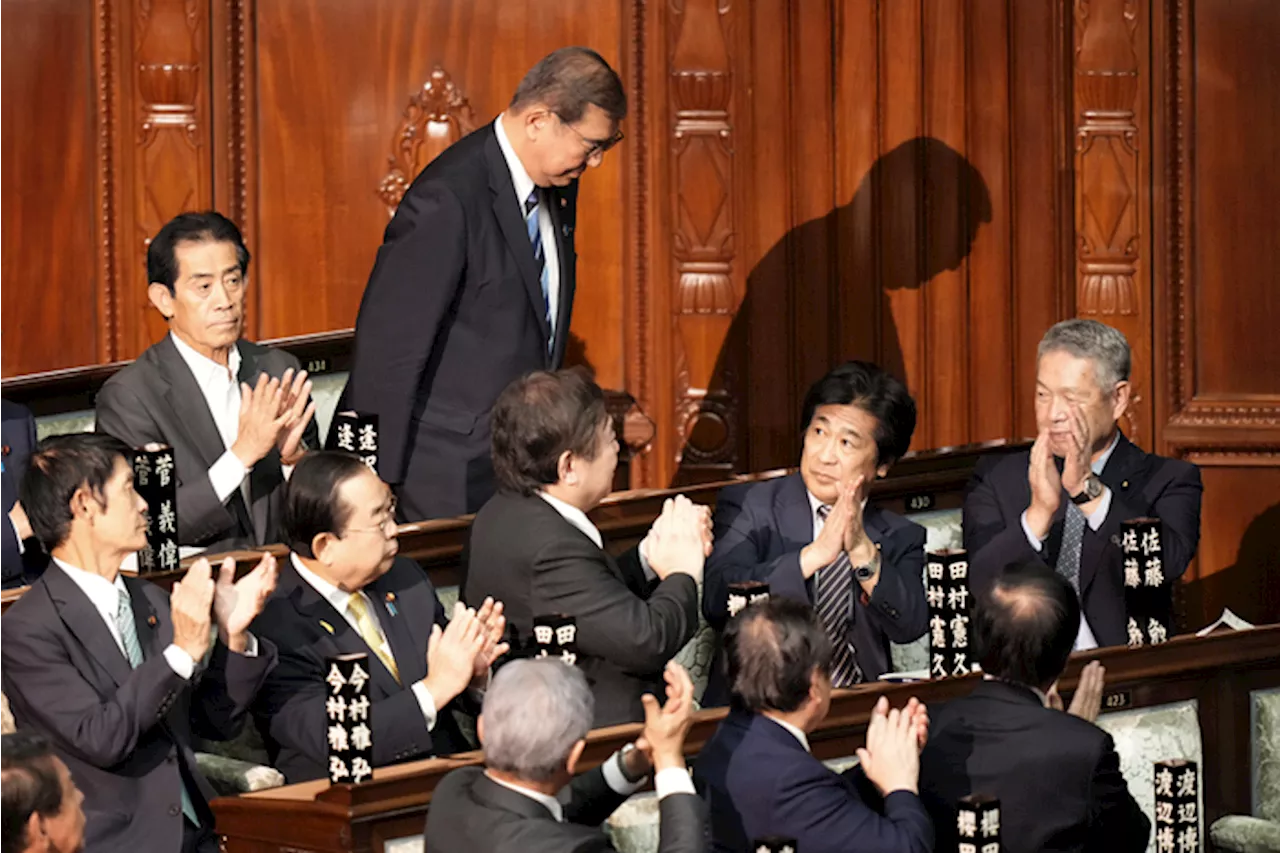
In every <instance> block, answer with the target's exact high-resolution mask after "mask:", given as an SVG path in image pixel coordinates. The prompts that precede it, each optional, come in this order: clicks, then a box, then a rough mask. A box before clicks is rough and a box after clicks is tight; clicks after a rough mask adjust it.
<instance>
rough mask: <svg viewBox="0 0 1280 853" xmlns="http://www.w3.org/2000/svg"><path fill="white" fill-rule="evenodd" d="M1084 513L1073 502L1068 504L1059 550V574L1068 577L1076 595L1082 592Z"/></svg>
mask: <svg viewBox="0 0 1280 853" xmlns="http://www.w3.org/2000/svg"><path fill="white" fill-rule="evenodd" d="M1084 523H1085V517H1084V513H1083V512H1082V511H1081V510H1080V507H1078V506H1076V505H1075V504H1073V503H1068V504H1067V517H1066V519H1065V521H1064V522H1063V525H1062V548H1061V549H1060V550H1059V551H1058V566H1057V569H1058V574H1060V575H1062V576H1063V577H1064V578H1066V579H1067V580H1068V581H1069V582H1070V583H1071V586H1072V588H1073V589H1074V590H1075V591H1076V595H1079V594H1080V549H1081V548H1082V546H1083V545H1084Z"/></svg>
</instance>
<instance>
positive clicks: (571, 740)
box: [481, 658, 595, 782]
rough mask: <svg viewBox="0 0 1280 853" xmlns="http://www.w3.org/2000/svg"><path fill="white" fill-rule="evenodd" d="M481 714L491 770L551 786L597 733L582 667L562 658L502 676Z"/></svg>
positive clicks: (525, 663) (529, 663)
mask: <svg viewBox="0 0 1280 853" xmlns="http://www.w3.org/2000/svg"><path fill="white" fill-rule="evenodd" d="M481 713H482V714H483V715H484V759H485V764H487V765H488V766H489V767H492V768H493V769H495V770H501V771H503V772H506V773H511V774H513V775H515V776H517V777H519V778H521V779H527V780H529V781H531V782H545V781H546V780H548V779H551V778H552V777H554V776H555V774H556V773H559V772H560V771H562V770H564V768H565V762H566V761H567V760H568V758H569V753H570V752H572V751H573V745H574V744H575V743H577V742H578V741H580V740H582V739H583V738H585V737H586V736H587V732H589V731H591V719H592V716H593V715H594V713H595V699H594V697H592V695H591V688H590V687H588V686H587V679H586V677H585V676H584V675H583V674H582V671H581V670H579V669H578V668H577V667H573V666H569V665H568V664H566V663H563V662H561V661H560V660H558V659H556V658H534V659H532V660H517V661H512V662H511V663H509V664H507V665H506V666H504V667H502V668H501V669H500V670H498V673H497V675H495V676H494V678H493V683H492V684H491V685H489V690H488V691H487V692H486V693H485V696H484V707H483V708H482V710H481Z"/></svg>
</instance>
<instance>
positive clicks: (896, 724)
mask: <svg viewBox="0 0 1280 853" xmlns="http://www.w3.org/2000/svg"><path fill="white" fill-rule="evenodd" d="M918 725H919V724H918V720H917V713H916V712H914V711H913V712H910V713H909V712H908V710H907V709H903V710H898V709H897V708H893V709H890V708H889V700H888V699H886V698H885V697H883V696H881V697H880V701H878V702H876V706H875V708H874V709H873V710H872V712H871V722H870V724H869V725H868V726H867V745H866V746H865V747H863V748H860V749H859V750H858V760H859V762H860V763H861V766H862V772H863V773H865V774H866V776H867V779H868V780H870V782H871V783H872V784H873V785H875V786H876V790H878V791H879V792H880V793H881V795H883V796H888V795H889V794H890V793H892V792H894V791H911V792H912V793H918V786H919V780H920V746H919V732H918Z"/></svg>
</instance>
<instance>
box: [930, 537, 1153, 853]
mask: <svg viewBox="0 0 1280 853" xmlns="http://www.w3.org/2000/svg"><path fill="white" fill-rule="evenodd" d="M1079 623H1080V605H1079V603H1078V602H1077V600H1076V596H1075V591H1074V590H1073V589H1072V588H1071V586H1070V584H1069V583H1068V582H1067V580H1066V579H1065V578H1062V577H1061V576H1059V575H1056V574H1054V573H1053V572H1052V571H1050V570H1049V569H1047V568H1046V567H1045V566H1043V565H1041V564H1040V563H1039V562H1038V561H1028V562H1027V563H1024V564H1022V565H1021V566H1015V567H1013V568H1012V569H1010V570H1007V571H1006V572H1005V573H1003V574H1002V575H1001V576H1000V577H999V578H998V579H997V580H996V581H994V583H993V584H992V585H991V586H990V587H989V588H988V589H987V590H986V591H984V592H983V593H982V594H980V595H979V597H978V600H977V604H976V606H975V608H974V613H973V625H974V642H975V643H976V647H977V652H978V656H979V660H981V661H982V671H983V673H984V674H985V680H984V681H981V682H979V683H978V686H977V687H975V688H974V690H973V692H972V693H970V694H969V695H968V696H966V697H964V698H962V699H956V700H953V701H951V702H948V703H947V704H946V705H944V706H943V707H942V708H941V710H936V711H935V713H934V715H933V722H932V727H931V729H932V731H931V733H930V736H929V743H928V744H927V745H926V746H925V748H924V752H922V753H921V755H920V795H921V797H922V798H923V799H924V802H925V806H926V807H927V808H928V810H929V814H930V816H931V817H932V818H933V824H934V826H935V827H937V829H938V849H939V850H955V849H956V844H957V841H958V839H957V837H956V806H957V803H958V801H959V799H960V798H961V797H963V796H967V795H969V794H988V795H991V796H994V797H997V798H999V800H1000V833H1001V841H1002V842H1003V844H1004V846H1003V848H1002V849H1004V850H1006V851H1009V853H1032V851H1039V850H1057V851H1063V853H1066V851H1078V853H1092V851H1097V853H1102V851H1106V853H1138V851H1142V850H1145V849H1146V848H1147V835H1148V833H1149V831H1150V829H1151V823H1150V821H1148V820H1147V817H1146V815H1144V814H1143V813H1142V811H1141V810H1140V809H1139V808H1138V804H1137V803H1136V802H1134V800H1133V797H1132V796H1131V795H1130V794H1129V789H1128V787H1127V786H1126V785H1125V781H1124V777H1123V776H1122V775H1121V774H1120V758H1119V756H1118V755H1117V754H1116V749H1115V744H1114V743H1112V741H1111V736H1110V735H1109V734H1107V733H1106V732H1104V731H1103V730H1102V729H1100V728H1098V727H1097V726H1096V725H1094V723H1093V721H1094V720H1095V719H1096V718H1097V716H1098V708H1099V705H1100V703H1101V700H1102V687H1103V677H1104V675H1105V673H1104V671H1103V669H1102V666H1101V665H1100V664H1099V663H1098V662H1097V661H1094V662H1092V663H1090V664H1089V665H1088V666H1087V667H1085V669H1084V671H1083V673H1082V674H1081V678H1080V685H1079V688H1078V689H1077V690H1076V695H1075V696H1073V697H1072V700H1071V710H1070V712H1069V713H1063V710H1062V700H1061V699H1060V698H1059V697H1058V693H1057V689H1056V686H1055V685H1056V683H1057V680H1058V676H1059V675H1061V673H1062V669H1063V667H1065V666H1066V664H1067V657H1068V656H1069V655H1070V654H1071V646H1072V644H1073V643H1074V641H1075V637H1076V632H1077V630H1078V628H1079Z"/></svg>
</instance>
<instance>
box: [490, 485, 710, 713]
mask: <svg viewBox="0 0 1280 853" xmlns="http://www.w3.org/2000/svg"><path fill="white" fill-rule="evenodd" d="M470 552H471V556H470V564H469V569H468V573H467V581H466V587H465V593H466V600H467V601H468V602H471V603H472V604H476V603H478V602H480V601H483V600H484V598H485V596H490V595H491V596H493V598H494V600H495V601H501V602H502V603H503V605H504V607H505V611H504V612H505V614H506V617H507V625H508V628H509V629H510V632H511V640H512V648H513V649H516V648H519V647H520V646H521V645H522V644H523V643H524V642H525V641H527V640H528V639H529V638H531V637H532V636H533V619H534V617H535V616H543V615H548V614H553V613H564V614H567V615H569V616H572V617H574V618H575V620H576V621H577V626H578V666H579V667H581V668H582V671H583V673H584V674H585V675H586V676H587V682H588V683H589V684H590V685H591V692H592V693H593V694H594V695H595V701H596V712H595V725H596V726H611V725H615V724H617V723H630V722H638V721H640V720H643V719H644V706H643V705H642V704H641V702H640V697H641V696H642V695H643V694H645V693H654V692H656V693H657V695H659V696H662V695H664V694H663V692H662V690H663V687H662V684H663V682H662V670H663V668H664V667H665V666H666V665H667V661H669V660H671V658H673V657H675V655H676V652H678V651H680V649H681V648H682V647H683V646H684V644H685V643H687V642H689V639H690V638H691V637H692V636H693V634H694V631H696V630H697V628H698V585H697V583H696V582H695V581H694V579H693V578H691V577H689V576H688V575H683V574H672V575H671V576H670V577H668V578H667V579H666V580H664V581H661V582H657V583H651V582H649V581H648V580H646V579H645V576H644V571H643V569H642V568H641V565H640V556H639V552H638V549H636V548H633V549H631V550H630V551H628V552H627V553H626V554H623V555H622V556H621V557H619V558H618V559H614V558H613V557H612V556H611V555H610V554H608V553H607V552H605V551H603V550H601V549H600V548H598V547H596V544H595V543H594V542H592V541H591V539H590V538H588V537H587V535H586V534H585V533H583V532H582V531H581V530H579V529H578V528H576V527H574V526H573V525H572V524H570V523H569V522H568V521H566V520H565V519H564V517H563V516H561V515H560V513H558V512H556V510H555V509H554V508H553V507H552V506H551V505H550V504H548V503H547V502H546V501H544V500H543V499H542V498H541V497H539V496H538V495H531V496H529V497H523V496H520V495H513V494H509V493H506V492H499V493H498V494H497V495H495V496H494V498H493V499H492V500H490V501H489V502H488V503H487V504H485V505H484V507H483V508H482V509H481V510H480V512H479V514H477V515H476V518H475V521H474V522H473V523H472V525H471V539H470Z"/></svg>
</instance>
